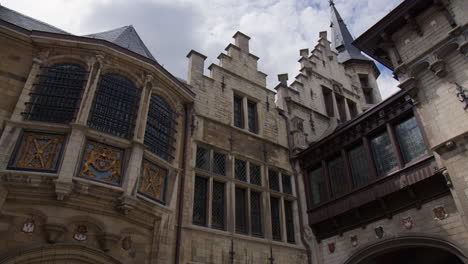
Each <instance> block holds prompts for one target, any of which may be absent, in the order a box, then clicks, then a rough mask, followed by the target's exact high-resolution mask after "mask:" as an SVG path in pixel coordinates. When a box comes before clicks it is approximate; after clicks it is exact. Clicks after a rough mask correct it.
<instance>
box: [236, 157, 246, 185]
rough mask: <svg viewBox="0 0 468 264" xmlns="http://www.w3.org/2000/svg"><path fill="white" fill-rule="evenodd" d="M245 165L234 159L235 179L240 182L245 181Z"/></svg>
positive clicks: (241, 161) (243, 162)
mask: <svg viewBox="0 0 468 264" xmlns="http://www.w3.org/2000/svg"><path fill="white" fill-rule="evenodd" d="M246 167H247V164H246V162H245V161H243V160H238V159H236V161H235V164H234V175H235V178H236V179H238V180H240V181H247V168H246Z"/></svg>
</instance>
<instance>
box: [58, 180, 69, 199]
mask: <svg viewBox="0 0 468 264" xmlns="http://www.w3.org/2000/svg"><path fill="white" fill-rule="evenodd" d="M72 189H73V184H72V183H71V182H63V181H58V180H57V181H55V194H56V195H57V200H59V201H63V200H64V199H66V198H67V197H68V195H70V193H71V192H72Z"/></svg>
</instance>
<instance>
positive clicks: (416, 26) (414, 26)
mask: <svg viewBox="0 0 468 264" xmlns="http://www.w3.org/2000/svg"><path fill="white" fill-rule="evenodd" d="M405 20H406V23H408V25H409V26H410V27H411V29H412V30H414V31H415V32H416V34H418V36H420V37H422V36H423V35H424V33H423V31H422V30H421V27H420V26H419V24H418V22H417V21H416V19H414V17H413V16H412V15H410V14H406V15H405Z"/></svg>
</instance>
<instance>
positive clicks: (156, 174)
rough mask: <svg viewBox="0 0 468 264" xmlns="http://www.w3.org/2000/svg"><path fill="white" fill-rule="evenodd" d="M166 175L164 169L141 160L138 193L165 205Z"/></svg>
mask: <svg viewBox="0 0 468 264" xmlns="http://www.w3.org/2000/svg"><path fill="white" fill-rule="evenodd" d="M167 173H168V172H167V170H166V169H163V168H161V167H159V166H156V165H154V164H152V163H151V162H149V161H148V160H143V168H142V170H141V178H140V186H139V188H138V193H140V194H142V195H144V196H146V197H148V198H150V199H153V200H156V201H157V202H160V203H162V204H165V203H166V199H165V198H166V185H167Z"/></svg>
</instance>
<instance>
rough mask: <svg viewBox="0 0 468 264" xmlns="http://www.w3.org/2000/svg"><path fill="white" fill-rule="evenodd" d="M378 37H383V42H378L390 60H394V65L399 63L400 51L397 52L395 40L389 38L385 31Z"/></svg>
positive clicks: (400, 61)
mask: <svg viewBox="0 0 468 264" xmlns="http://www.w3.org/2000/svg"><path fill="white" fill-rule="evenodd" d="M380 37H381V38H382V39H383V42H382V43H380V45H379V46H380V48H382V49H383V50H385V51H386V52H387V53H388V54H389V56H390V58H391V60H392V61H394V62H396V65H399V64H401V63H402V60H401V56H400V53H399V52H398V50H397V48H396V46H395V42H393V40H392V39H391V38H390V36H389V35H388V34H387V33H386V32H383V33H381V34H380Z"/></svg>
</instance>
